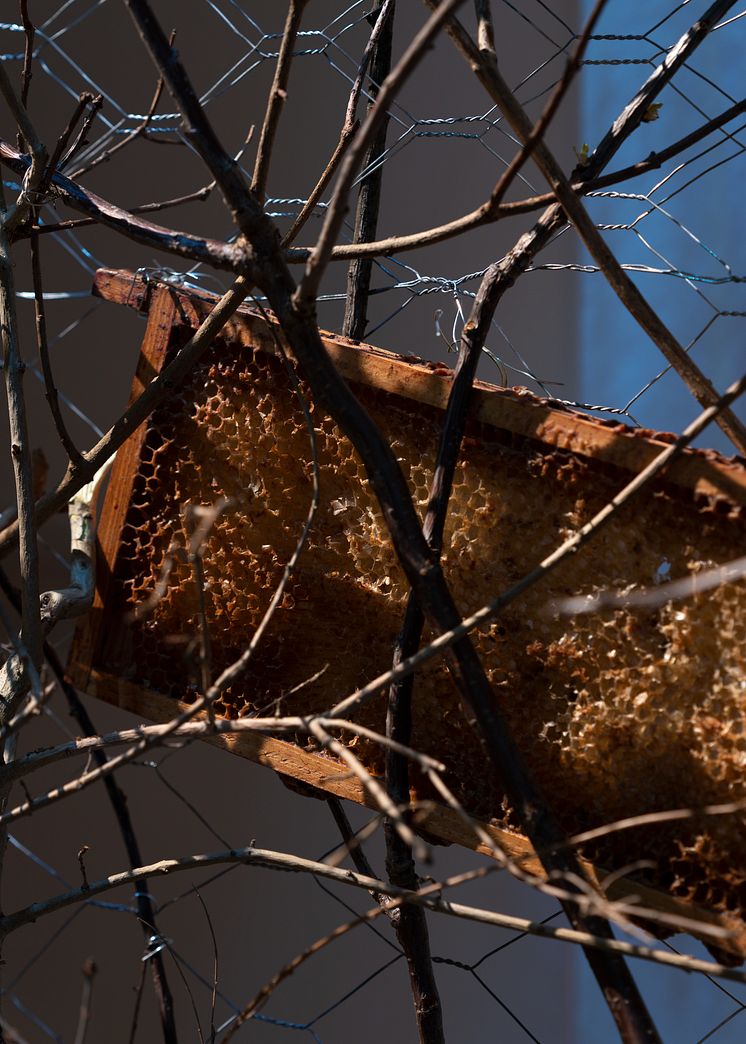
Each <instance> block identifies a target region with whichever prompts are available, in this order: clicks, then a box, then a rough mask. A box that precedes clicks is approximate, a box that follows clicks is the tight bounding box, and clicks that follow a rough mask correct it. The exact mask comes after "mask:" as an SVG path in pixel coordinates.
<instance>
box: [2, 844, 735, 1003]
mask: <svg viewBox="0 0 746 1044" xmlns="http://www.w3.org/2000/svg"><path fill="white" fill-rule="evenodd" d="M234 863H238V864H242V865H245V866H257V867H262V868H266V869H270V870H280V871H284V872H288V871H290V872H293V873H308V874H314V875H316V876H317V877H322V878H325V879H327V880H330V881H334V882H336V883H338V884H344V885H347V886H349V887H353V888H361V889H364V890H365V891H371V890H377V891H382V892H384V891H390V892H391V896H392V900H393V901H397V900H403V901H405V902H416V903H419V904H421V905H422V906H424V907H426V908H427V909H428V910H433V911H434V912H436V913H442V914H446V915H448V916H452V917H460V918H462V919H466V920H470V921H475V922H478V923H482V924H491V925H494V926H496V927H501V928H507V929H508V930H510V931H518V932H527V933H528V934H530V935H538V936H540V937H542V938H545V939H555V940H558V941H562V942H569V943H574V944H576V945H577V944H580V945H582V946H595V947H597V948H598V949H600V950H604V951H606V952H608V953H617V954H623V955H626V956H629V957H637V958H640V959H642V960H646V961H652V962H653V963H655V964H663V965H668V966H669V967H672V968H680V969H682V970H685V971H692V972H695V971H696V972H704V973H705V974H708V975H712V976H714V977H715V978H722V979H729V980H730V981H731V982H741V983H746V972H744V971H741V970H739V969H737V968H728V967H725V966H724V965H722V964H718V963H716V962H713V961H703V960H699V959H697V958H694V957H689V956H686V955H681V954H675V953H670V952H668V951H661V950H653V949H651V948H650V947H647V946H640V945H637V944H635V943H628V942H625V941H623V940H621V939H604V938H594V937H593V936H589V935H588V934H587V933H585V932H578V931H575V930H574V929H570V928H554V927H552V926H551V925H548V924H541V923H540V922H539V923H536V922H534V921H530V920H527V919H525V918H522V917H512V916H510V915H508V914H502V913H497V912H496V911H492V910H482V909H479V908H477V907H472V906H465V905H462V904H460V903H452V902H450V901H447V900H445V899H444V898H443V897H442V896H441V895H440V894H439V893H440V892H442V891H444V890H446V889H448V888H450V887H455V886H456V885H458V884H462V883H465V882H466V881H467V880H473V879H474V878H475V877H479V876H482V875H484V874H485V873H489V872H490V868H489V867H487V868H483V869H481V870H477V871H472V872H470V873H467V874H459V875H458V876H456V877H454V878H449V879H446V880H445V881H441V882H437V883H435V884H428V885H427V886H426V887H425V888H423V889H421V890H420V892H419V893H416V892H415V893H412V892H408V891H407V890H406V889H398V888H394V887H393V886H389V885H387V884H386V882H385V881H379V880H377V879H376V878H371V877H367V876H366V875H363V874H358V873H355V871H353V870H350V869H346V868H345V869H343V868H337V867H331V866H327V864H326V863H319V862H314V861H313V860H310V859H304V858H302V857H301V856H297V855H289V854H286V853H283V852H275V851H269V850H265V849H260V848H254V847H253V846H249V847H247V848H234V849H227V850H225V851H221V852H210V853H206V854H200V855H190V856H182V857H181V858H179V859H162V860H159V861H158V862H156V863H152V864H150V865H149V866H141V867H138V868H137V869H135V870H125V871H122V872H121V873H118V874H111V875H110V876H108V877H105V878H102V879H100V880H98V881H93V882H91V884H90V885H89V887H88V889H87V890H85V891H84V890H83V889H80V888H74V889H71V890H70V891H68V892H63V893H61V894H59V895H56V896H52V897H51V898H49V899H45V900H41V901H40V902H37V903H32V904H31V905H29V906H26V907H23V908H21V909H19V910H15V911H13V912H12V913H10V914H7V915H6V916H4V917H2V918H0V932H1V933H2V934H3V935H4V936H7V935H9V934H10V933H12V932H14V931H17V930H18V929H19V928H21V927H23V926H24V925H27V924H30V923H32V922H33V921H36V920H39V919H40V918H42V917H46V916H48V915H50V914H53V913H56V912H57V911H59V910H63V909H66V908H67V907H68V906H73V905H75V904H76V903H79V902H81V901H84V900H88V899H93V898H95V897H96V896H98V895H102V894H104V893H106V892H109V891H112V890H113V889H115V888H121V887H122V885H127V884H132V883H134V882H136V881H140V880H142V879H143V878H150V877H167V876H170V875H172V874H175V873H180V872H183V871H189V870H191V871H194V870H198V869H203V868H208V867H213V866H218V865H221V864H234ZM433 893H436V894H435V895H433ZM374 913H375V914H376V915H378V914H381V913H383V910H381V908H380V907H379V908H378V909H377V910H376V911H374ZM707 927H708V926H703V929H704V928H707ZM715 934H717V933H715Z"/></svg>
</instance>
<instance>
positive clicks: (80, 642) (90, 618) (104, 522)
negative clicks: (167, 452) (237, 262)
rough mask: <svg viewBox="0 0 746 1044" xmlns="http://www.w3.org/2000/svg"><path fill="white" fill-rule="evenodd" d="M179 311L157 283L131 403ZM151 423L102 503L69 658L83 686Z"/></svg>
mask: <svg viewBox="0 0 746 1044" xmlns="http://www.w3.org/2000/svg"><path fill="white" fill-rule="evenodd" d="M175 315H176V300H175V298H174V295H173V294H172V293H171V291H170V290H169V289H168V287H166V286H162V285H161V286H158V287H156V288H155V289H154V291H153V294H152V301H151V304H150V310H149V312H148V322H147V326H146V327H145V334H144V336H143V340H142V344H141V346H140V355H139V357H138V363H137V368H136V371H135V376H134V378H133V381H132V388H131V390H130V398H129V402H130V404H131V403H132V402H134V400H135V399H137V398H138V397H139V396H140V395H141V394H142V392H143V391H144V390H145V388H146V387H147V385H148V384H149V383H150V382H151V381H152V380H153V378H154V377H155V376H156V375H157V374H158V373H160V371H161V367H162V366H163V362H164V359H165V357H166V352H167V351H168V345H169V341H170V338H171V331H172V329H173V325H174V318H175ZM147 428H148V424H147V421H145V422H144V423H142V424H141V425H140V426H139V427H138V428H137V429H136V430H135V431H134V432H133V433H132V435H131V436H130V437H129V438H128V439H127V441H126V442H125V444H124V445H123V446H122V447H121V448H120V450H119V451H118V453H117V455H116V457H115V458H114V464H113V466H112V470H111V476H110V478H109V486H108V489H107V491H106V498H105V501H104V507H103V510H102V512H101V518H100V519H99V524H98V547H97V561H96V593H95V597H94V602H93V609H92V611H91V612H90V613H87V614H86V615H85V616H84V617H83V619H82V620H81V622H80V624H79V625H78V627H76V629H75V636H74V639H73V648H72V651H71V654H70V662H71V664H72V663H75V664H76V665H77V668H76V670H75V672H74V673H72V674H71V681H72V682H73V684H74V685H76V686H77V687H78V688H80V689H84V690H85V689H86V687H87V673H86V670H87V669H86V668H84V667H83V665H84V664H91V663H93V662H94V652H95V650H96V649H97V648H98V646H99V642H100V633H101V628H102V627H104V626H105V614H104V612H103V607H104V605H105V604H106V590H107V587H108V583H109V578H110V576H111V573H112V571H113V569H114V565H115V556H116V553H117V550H118V548H119V545H120V543H121V536H122V528H123V526H124V519H125V516H126V514H127V508H128V507H129V502H130V499H131V497H132V487H133V484H134V481H135V475H136V474H137V469H138V465H139V462H140V453H141V451H142V445H143V441H144V439H145V435H146V432H147Z"/></svg>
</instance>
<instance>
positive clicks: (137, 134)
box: [68, 29, 176, 178]
mask: <svg viewBox="0 0 746 1044" xmlns="http://www.w3.org/2000/svg"><path fill="white" fill-rule="evenodd" d="M175 39H176V30H175V29H172V30H171V35H170V37H169V40H168V42H169V46H170V47H173V44H174V40H175ZM162 94H163V77H162V76H159V77H158V81H157V83H156V85H155V90H154V91H153V97H152V98H151V100H150V105H149V106H148V109H147V112H146V113H145V115H144V117H143V118H142V120H141V121H140V123H139V124H138V125H137V126H136V127H135V128H134V129H133V130H131V131H130V132H129V134H125V135H124V137H123V138H121V140H120V141H118V142H116V143H115V144H114V145H112V146H111V148H108V149H106V150H105V151H104V152H101V153H99V155H98V156H96V157H95V159H93V160H91V162H90V163H84V164H83V165H82V166H81V167H78V168H77V170H75V171H74V172H73V173H72V175H71V176H72V177H74V178H79V177H81V176H82V175H83V174H87V173H88V172H89V171H90V170H93V168H94V167H97V166H98V165H99V164H100V163H108V161H109V160H110V159H111V157H112V156H114V155H115V154H116V153H117V152H119V151H120V149H123V148H124V147H125V145H129V144H130V143H131V142H132V141H134V140H135V138H141V137H143V136H144V135H145V132H146V131H147V129H148V127H149V126H150V124H151V123H152V122H153V117H154V116H155V112H156V109H157V108H158V103H159V101H160V100H161V95H162ZM73 151H76V150H73ZM71 155H72V153H71ZM69 158H70V157H68V161H69Z"/></svg>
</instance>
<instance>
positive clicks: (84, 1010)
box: [74, 957, 98, 1044]
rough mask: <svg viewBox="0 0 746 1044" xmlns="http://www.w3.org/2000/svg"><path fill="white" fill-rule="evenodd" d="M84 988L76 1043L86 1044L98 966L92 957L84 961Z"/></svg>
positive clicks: (76, 1031)
mask: <svg viewBox="0 0 746 1044" xmlns="http://www.w3.org/2000/svg"><path fill="white" fill-rule="evenodd" d="M81 970H82V972H83V989H82V993H81V997H80V1014H79V1015H78V1025H77V1028H76V1030H75V1041H74V1044H85V1041H86V1037H87V1036H88V1029H89V1027H90V1022H91V1008H92V1004H93V982H94V980H95V978H96V973H97V971H98V968H97V967H96V962H95V961H94V960H93V958H92V957H89V958H88V959H87V960H85V961H84V962H83V967H82V969H81Z"/></svg>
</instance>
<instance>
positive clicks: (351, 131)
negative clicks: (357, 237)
mask: <svg viewBox="0 0 746 1044" xmlns="http://www.w3.org/2000/svg"><path fill="white" fill-rule="evenodd" d="M391 3H393V0H385V3H384V5H383V7H382V8H381V10H380V11H379V15H378V18H377V19H376V22H375V25H374V26H373V29H372V30H371V34H370V37H369V39H368V43H367V44H366V45H365V50H364V51H363V56H362V58H361V59H360V65H359V66H358V71H357V76H356V77H355V80H354V82H353V84H352V87H351V89H350V96H349V98H348V99H347V108H346V110H345V118H344V121H343V123H342V130H341V131H340V133H339V140H338V141H337V144H336V145H335V146H334V150H333V151H332V154H331V156H330V158H329V161H328V163H327V164H326V166H325V167H324V170H323V171H322V172H321V176H320V177H319V180H318V181H317V182H316V184H315V185H314V187H313V188H312V189H311V192H310V193H309V196H308V199H307V200H306V202H305V203H304V204H303V207H302V208H301V210H300V212H299V214H298V216H297V217H296V219H295V221H294V222H293V224H292V225H291V226H290V229H289V231H288V232H286V234H285V236H284V237H283V240H282V245H283V246H284V247H287V246H289V245H290V244H291V243H292V242H293V240H294V239H295V238H296V236H297V235H298V233H299V232H300V230H301V229H302V228H303V226H304V225H305V223H306V221H307V220H308V218H309V217H310V215H311V214H312V213H313V210H314V207H315V206H316V204H317V203H318V201H319V199H320V198H321V194H322V192H323V191H324V189H325V188H326V186H327V185H328V184H329V182H330V181H331V179H332V177H333V176H334V174H335V173H336V171H337V168H338V167H339V164H340V163H341V161H342V157H343V156H344V154H345V152H346V151H347V149H348V147H349V144H350V142H351V141H352V139H353V137H354V136H355V134H356V132H357V129H358V127H359V126H360V123H359V121H358V119H357V117H356V113H357V105H358V101H359V98H360V94H361V92H362V89H363V79H364V78H365V74H366V72H367V71H368V64H369V62H370V57H371V54H372V52H373V49H374V48H375V46H376V43H377V41H378V38H379V36H380V35H381V32H382V30H383V27H384V26H385V24H386V9H387V7H388V6H390V5H391Z"/></svg>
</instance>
